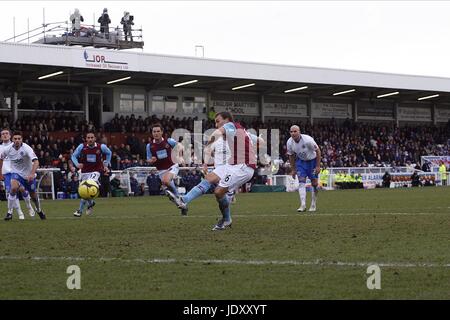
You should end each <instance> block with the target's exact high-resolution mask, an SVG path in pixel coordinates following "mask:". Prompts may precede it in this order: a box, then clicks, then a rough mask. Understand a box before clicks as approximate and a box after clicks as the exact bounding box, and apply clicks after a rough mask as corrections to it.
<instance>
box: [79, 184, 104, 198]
mask: <svg viewBox="0 0 450 320" xmlns="http://www.w3.org/2000/svg"><path fill="white" fill-rule="evenodd" d="M99 193H100V188H99V187H98V184H97V182H95V181H94V180H84V181H82V182H81V183H80V186H79V187H78V194H79V195H80V197H81V198H82V199H84V200H90V199H95V198H97V197H98V194H99Z"/></svg>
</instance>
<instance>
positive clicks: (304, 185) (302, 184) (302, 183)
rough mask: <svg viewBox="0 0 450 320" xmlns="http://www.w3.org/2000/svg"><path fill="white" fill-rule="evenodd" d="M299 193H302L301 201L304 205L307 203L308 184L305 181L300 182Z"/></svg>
mask: <svg viewBox="0 0 450 320" xmlns="http://www.w3.org/2000/svg"><path fill="white" fill-rule="evenodd" d="M298 193H299V195H300V203H301V205H302V206H305V205H306V184H305V183H304V182H300V184H299V187H298Z"/></svg>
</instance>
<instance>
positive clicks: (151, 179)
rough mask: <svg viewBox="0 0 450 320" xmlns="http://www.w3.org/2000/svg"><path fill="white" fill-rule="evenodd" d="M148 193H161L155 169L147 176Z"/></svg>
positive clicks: (151, 194) (152, 194)
mask: <svg viewBox="0 0 450 320" xmlns="http://www.w3.org/2000/svg"><path fill="white" fill-rule="evenodd" d="M147 186H148V193H149V195H150V196H156V195H160V194H161V179H160V178H159V176H158V175H157V174H156V170H152V171H151V173H150V174H149V175H148V177H147Z"/></svg>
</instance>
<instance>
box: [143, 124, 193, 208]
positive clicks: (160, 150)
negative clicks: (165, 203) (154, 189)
mask: <svg viewBox="0 0 450 320" xmlns="http://www.w3.org/2000/svg"><path fill="white" fill-rule="evenodd" d="M152 136H153V139H152V141H151V142H150V143H148V144H147V148H146V150H147V163H149V164H151V165H153V166H155V167H156V169H157V170H158V175H159V178H160V179H161V183H162V186H163V188H164V193H165V194H166V195H167V196H168V197H169V199H172V198H173V197H178V196H179V194H178V189H177V186H176V185H175V182H174V181H173V180H174V178H175V177H177V176H178V171H179V165H178V163H175V162H177V158H178V155H177V154H175V153H173V149H174V148H175V147H176V146H177V144H178V142H176V141H175V140H174V139H172V138H169V139H167V140H166V139H164V138H163V128H162V126H161V125H160V124H155V125H153V127H152ZM174 160H175V161H174ZM181 214H182V215H186V214H187V208H183V209H181Z"/></svg>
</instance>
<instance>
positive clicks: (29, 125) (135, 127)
mask: <svg viewBox="0 0 450 320" xmlns="http://www.w3.org/2000/svg"><path fill="white" fill-rule="evenodd" d="M194 120H196V118H182V119H179V118H174V117H168V116H163V117H162V118H158V117H156V116H155V115H153V116H151V117H147V118H145V119H143V118H142V117H137V118H136V117H135V116H134V115H131V116H119V115H117V114H116V115H115V117H114V118H113V119H112V120H111V121H110V122H108V123H105V124H104V126H103V127H101V128H95V127H94V125H93V124H92V123H88V122H86V121H83V120H81V119H79V118H77V117H76V116H74V115H73V114H70V113H53V114H50V113H48V114H39V113H37V114H35V115H24V116H22V117H21V118H19V119H18V120H17V121H16V122H15V123H12V121H11V119H10V118H8V117H7V116H1V115H0V122H1V123H2V126H3V127H10V128H12V129H13V130H21V131H23V132H24V133H26V135H25V136H24V141H25V142H26V143H28V144H29V145H30V146H31V147H32V148H33V149H34V150H35V152H36V155H37V156H38V158H39V161H40V164H41V166H42V167H58V168H60V169H62V170H64V171H67V172H68V170H69V168H70V155H71V154H72V152H73V151H74V149H75V148H76V147H77V146H78V144H79V143H81V142H82V141H83V139H82V133H83V132H86V131H87V130H96V131H97V141H99V142H102V143H106V144H108V146H109V147H110V149H111V151H112V153H113V156H112V162H111V169H112V170H123V169H126V168H129V167H134V166H147V163H146V161H145V157H146V151H145V147H146V144H147V142H148V141H149V138H150V136H151V134H150V128H151V125H152V124H154V123H161V124H162V126H163V127H164V129H165V134H166V137H170V135H171V133H172V131H173V130H175V129H176V128H185V129H187V130H189V131H191V132H193V126H194V122H193V121H194ZM242 124H243V125H244V126H245V127H247V128H252V129H255V130H257V131H258V130H260V129H268V137H270V132H271V130H272V129H278V130H279V132H280V139H279V147H280V149H279V155H280V159H279V160H281V161H280V165H279V168H278V169H279V170H278V173H279V174H283V173H284V172H285V171H286V169H287V168H286V165H287V163H288V159H287V156H286V149H285V148H286V141H287V140H288V138H289V128H290V126H291V125H293V124H298V125H299V126H300V128H301V132H303V133H306V134H309V135H311V136H312V137H314V139H315V140H316V142H317V143H318V144H319V146H320V148H321V151H322V162H323V165H324V166H325V167H367V166H406V165H408V164H409V165H410V164H411V163H413V164H414V163H415V164H417V163H420V157H421V156H423V155H447V154H449V152H450V150H449V138H450V133H449V132H450V124H448V125H447V126H440V127H437V126H433V125H417V126H401V127H397V126H395V125H394V124H381V125H380V124H370V123H362V122H354V121H351V120H346V121H344V122H341V123H338V122H336V121H335V120H328V121H322V122H317V123H314V124H313V125H311V124H309V123H307V122H305V121H302V122H297V121H294V120H292V119H286V120H268V121H266V122H265V123H262V122H261V121H260V120H259V119H257V120H254V121H247V122H245V121H242ZM213 127H214V122H213V121H211V120H203V121H202V128H203V130H206V129H210V128H213ZM61 131H62V132H73V135H71V136H70V137H68V138H64V139H61V138H55V137H54V134H53V132H61ZM110 132H121V133H122V134H123V135H124V136H126V139H124V143H122V144H119V145H111V144H109V143H108V141H107V139H106V134H108V133H110ZM142 133H147V134H145V135H143V134H142ZM270 142H271V141H270V139H268V150H270V147H271V146H270ZM191 162H192V161H191ZM187 165H189V163H187Z"/></svg>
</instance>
